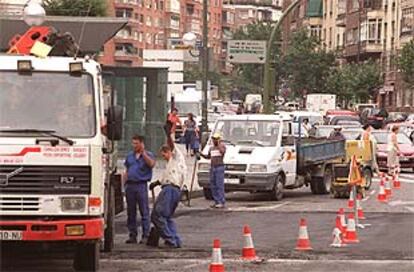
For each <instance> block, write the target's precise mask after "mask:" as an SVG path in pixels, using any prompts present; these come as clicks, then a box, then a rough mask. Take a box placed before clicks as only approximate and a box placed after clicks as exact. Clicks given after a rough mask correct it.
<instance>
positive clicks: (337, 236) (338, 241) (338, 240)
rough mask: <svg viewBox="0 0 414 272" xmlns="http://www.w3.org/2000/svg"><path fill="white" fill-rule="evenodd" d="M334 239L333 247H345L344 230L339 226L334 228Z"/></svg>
mask: <svg viewBox="0 0 414 272" xmlns="http://www.w3.org/2000/svg"><path fill="white" fill-rule="evenodd" d="M332 236H333V241H332V244H331V247H343V246H345V244H344V242H343V241H342V232H341V230H340V229H338V228H337V227H335V228H334V230H333V232H332Z"/></svg>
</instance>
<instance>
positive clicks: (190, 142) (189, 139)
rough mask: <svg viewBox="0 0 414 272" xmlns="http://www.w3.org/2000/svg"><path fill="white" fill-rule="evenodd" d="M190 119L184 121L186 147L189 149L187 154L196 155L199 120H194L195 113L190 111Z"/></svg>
mask: <svg viewBox="0 0 414 272" xmlns="http://www.w3.org/2000/svg"><path fill="white" fill-rule="evenodd" d="M187 117H188V119H187V120H185V121H184V142H185V148H186V150H187V156H188V155H189V154H190V155H191V156H194V154H195V150H194V146H195V144H194V143H195V141H196V138H197V122H196V121H195V120H194V115H193V114H192V113H188V115H187Z"/></svg>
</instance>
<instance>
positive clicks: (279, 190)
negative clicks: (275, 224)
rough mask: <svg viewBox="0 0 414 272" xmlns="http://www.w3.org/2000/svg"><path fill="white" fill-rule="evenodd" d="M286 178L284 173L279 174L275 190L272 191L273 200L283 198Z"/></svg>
mask: <svg viewBox="0 0 414 272" xmlns="http://www.w3.org/2000/svg"><path fill="white" fill-rule="evenodd" d="M283 186H284V178H283V176H282V175H280V174H279V175H277V177H276V179H275V184H274V187H273V190H272V191H271V192H270V197H271V199H272V200H276V201H280V200H282V199H283Z"/></svg>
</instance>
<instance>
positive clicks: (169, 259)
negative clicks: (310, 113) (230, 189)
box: [2, 173, 414, 272]
mask: <svg viewBox="0 0 414 272" xmlns="http://www.w3.org/2000/svg"><path fill="white" fill-rule="evenodd" d="M401 177H402V178H401V181H402V184H401V189H399V190H393V195H392V198H391V199H390V201H389V202H388V203H379V202H378V201H377V200H376V195H377V193H378V189H379V183H378V179H377V178H376V179H374V183H373V186H372V188H371V190H370V191H368V194H367V197H366V198H365V199H364V201H363V202H362V206H363V209H364V212H365V216H366V217H367V219H366V220H364V221H361V222H360V223H362V224H365V225H366V226H365V228H364V229H360V228H358V238H359V239H360V243H359V244H355V245H348V246H346V247H344V248H332V247H330V246H329V245H330V243H331V242H332V230H333V227H334V224H335V216H336V212H337V210H338V209H339V208H341V207H343V208H346V207H347V200H346V199H334V198H332V197H331V196H329V195H312V194H311V193H310V189H309V188H306V187H304V188H302V189H298V190H290V191H286V193H285V198H284V199H283V200H282V201H280V202H274V201H269V200H268V197H267V195H265V194H249V193H230V194H227V208H226V209H224V210H215V209H211V208H209V205H210V204H211V203H210V202H209V201H206V200H204V199H203V198H197V199H193V201H192V202H191V204H192V205H191V207H187V206H184V205H180V206H179V208H178V210H177V214H176V221H177V224H178V230H179V233H180V235H181V236H182V239H183V248H181V249H176V250H173V249H167V248H164V247H162V246H161V247H160V248H150V247H147V246H145V245H127V244H124V241H125V240H126V238H127V229H126V226H125V225H126V224H125V221H126V216H125V213H123V214H120V215H119V216H118V217H117V218H116V232H117V234H116V245H115V250H114V251H113V252H112V253H110V254H102V259H101V271H122V272H124V271H154V272H155V271H192V272H196V271H207V269H208V265H209V262H210V259H211V248H212V243H213V239H216V238H218V239H220V240H221V244H222V253H223V258H224V264H225V267H226V271H304V270H306V271H332V270H335V271H361V272H362V271H364V272H366V271H380V270H381V271H414V174H413V173H403V175H402V176H401ZM347 211H348V212H349V209H347ZM300 218H306V219H307V223H308V232H309V237H310V243H311V245H312V247H313V250H312V251H309V252H298V251H296V250H295V249H294V248H295V246H296V241H297V237H298V229H299V220H300ZM246 224H247V225H249V226H250V227H251V229H252V235H253V240H254V245H255V248H256V251H257V254H258V256H259V258H260V259H261V262H258V263H246V262H242V261H241V260H240V256H241V250H242V246H243V236H242V230H243V226H244V225H246ZM368 224H369V226H368ZM26 257H27V258H26V259H23V258H22V257H21V255H20V256H18V257H16V259H15V260H14V261H13V258H12V257H11V258H7V260H3V261H4V262H5V265H4V266H3V267H2V271H72V270H71V262H70V261H69V260H68V259H67V258H66V259H55V260H51V259H50V258H49V257H47V255H44V256H43V255H41V254H40V253H39V254H37V253H36V254H35V253H33V254H30V257H28V256H26ZM16 260H17V261H16Z"/></svg>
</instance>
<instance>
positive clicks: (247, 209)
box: [226, 201, 292, 212]
mask: <svg viewBox="0 0 414 272" xmlns="http://www.w3.org/2000/svg"><path fill="white" fill-rule="evenodd" d="M290 203H292V202H291V201H286V202H283V203H280V204H277V205H273V206H262V207H234V208H227V209H226V210H227V211H232V212H255V211H274V210H276V209H278V208H280V207H283V206H285V205H287V204H290Z"/></svg>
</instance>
